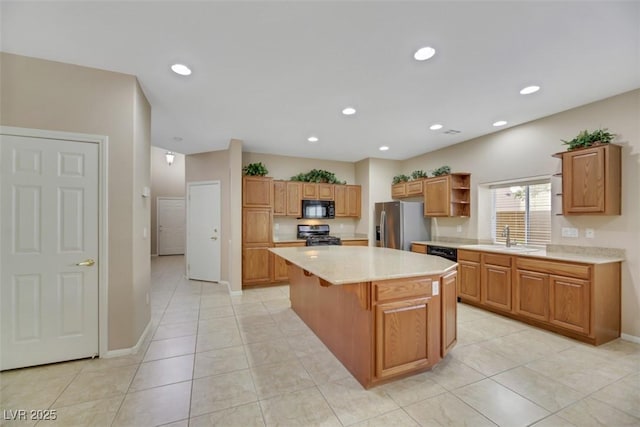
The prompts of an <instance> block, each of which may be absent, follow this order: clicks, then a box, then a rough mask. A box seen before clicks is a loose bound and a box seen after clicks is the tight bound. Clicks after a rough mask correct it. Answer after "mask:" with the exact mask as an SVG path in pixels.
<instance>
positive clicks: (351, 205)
mask: <svg viewBox="0 0 640 427" xmlns="http://www.w3.org/2000/svg"><path fill="white" fill-rule="evenodd" d="M336 188H337V186H336ZM361 194H362V189H361V187H360V186H359V185H347V197H346V199H347V216H349V217H352V218H360V212H361V207H360V205H361V201H360V199H361Z"/></svg>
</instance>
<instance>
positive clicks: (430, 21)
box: [0, 1, 640, 161]
mask: <svg viewBox="0 0 640 427" xmlns="http://www.w3.org/2000/svg"><path fill="white" fill-rule="evenodd" d="M1 8H2V9H1V13H2V17H1V18H2V29H1V39H0V41H1V48H2V50H3V51H5V52H10V53H16V54H20V55H26V56H33V57H38V58H45V59H50V60H55V61H61V62H66V63H73V64H80V65H85V66H89V67H96V68H101V69H105V70H112V71H117V72H122V73H128V74H133V75H136V76H137V77H138V79H139V80H140V83H141V85H142V87H143V89H144V91H145V93H146V95H147V97H148V99H149V101H150V103H151V105H152V144H153V145H155V146H158V147H163V148H166V149H170V150H174V151H178V152H181V153H195V152H202V151H212V150H221V149H226V148H227V147H228V143H229V140H230V139H231V138H238V139H241V140H243V141H244V150H245V151H252V152H262V153H272V154H280V155H290V156H301V157H311V158H321V159H333V160H345V161H357V160H360V159H363V158H366V157H382V158H389V159H405V158H409V157H412V156H415V155H418V154H421V153H425V152H428V151H432V150H435V149H438V148H441V147H444V146H447V145H451V144H455V143H458V142H461V141H465V140H468V139H470V138H474V137H477V136H481V135H486V134H488V133H491V132H495V131H497V130H498V128H494V127H493V126H492V123H493V122H495V121H496V120H499V119H504V120H507V121H508V122H509V124H508V125H507V127H508V126H513V125H517V124H520V123H524V122H527V121H530V120H534V119H537V118H540V117H544V116H547V115H550V114H553V113H557V112H560V111H563V110H567V109H569V108H572V107H576V106H578V105H583V104H586V103H589V102H592V101H596V100H599V99H602V98H606V97H608V96H611V95H615V94H618V93H622V92H626V91H629V90H632V89H635V88H638V87H640V2H637V1H628V2H611V1H606V2H591V1H590V2H580V1H570V2H549V1H545V2H541V1H531V2H524V1H511V2H505V1H495V2H484V1H471V2H461V1H455V2H453V1H449V2H444V1H443V2H418V1H413V2H399V1H386V2H384V1H379V2H364V1H359V2H329V1H315V2H314V1H298V2H273V1H259V2H246V1H244V2H240V1H237V2H219V1H217V2H214V1H204V2H189V1H139V2H135V1H126V2H109V1H104V2H100V1H86V2H78V1H75V2H60V1H46V2H25V1H22V2H8V1H3V2H2V4H1ZM427 45H428V46H433V47H435V48H436V49H437V53H436V56H434V58H432V59H431V60H430V61H426V62H417V61H415V60H414V59H413V53H414V51H415V50H416V49H418V48H419V47H422V46H427ZM174 62H182V63H185V64H188V65H189V66H190V67H191V68H192V70H193V74H192V75H191V76H190V77H188V78H184V77H180V76H177V75H175V74H173V73H172V72H171V71H170V69H169V66H170V65H171V64H172V63H174ZM530 84H537V85H540V86H541V87H542V89H541V90H540V91H539V92H538V93H536V94H533V95H529V96H522V95H520V94H519V90H520V89H521V88H523V87H524V86H527V85H530ZM345 106H354V107H355V108H357V110H358V112H357V114H356V115H355V116H351V117H346V116H343V115H342V114H341V110H342V108H344V107H345ZM433 123H442V124H443V125H444V128H443V129H441V130H440V131H431V130H429V126H430V125H431V124H433ZM606 125H607V124H606V123H594V124H593V127H594V128H595V127H600V126H604V127H606ZM448 129H455V130H459V131H460V132H461V133H459V134H457V135H447V134H444V131H446V130H448ZM577 130H578V129H577ZM311 135H315V136H317V137H318V138H319V139H320V142H318V143H315V144H311V143H309V142H307V137H309V136H311ZM571 136H572V135H566V137H567V138H569V137H571ZM174 137H181V138H182V139H183V140H182V141H180V142H176V141H175V140H174ZM381 145H388V146H389V147H390V149H389V151H386V152H384V153H383V152H380V151H379V150H378V147H379V146H381Z"/></svg>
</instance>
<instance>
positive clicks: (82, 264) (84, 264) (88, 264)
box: [76, 258, 96, 267]
mask: <svg viewBox="0 0 640 427" xmlns="http://www.w3.org/2000/svg"><path fill="white" fill-rule="evenodd" d="M95 263H96V262H95V261H94V260H92V259H91V258H89V259H87V260H84V261H82V262H78V263H76V265H77V266H78V267H91V266H92V265H93V264H95Z"/></svg>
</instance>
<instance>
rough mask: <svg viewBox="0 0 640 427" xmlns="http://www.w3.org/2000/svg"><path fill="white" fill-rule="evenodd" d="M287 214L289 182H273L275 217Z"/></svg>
mask: <svg viewBox="0 0 640 427" xmlns="http://www.w3.org/2000/svg"><path fill="white" fill-rule="evenodd" d="M286 214H287V181H273V215H274V216H283V215H286Z"/></svg>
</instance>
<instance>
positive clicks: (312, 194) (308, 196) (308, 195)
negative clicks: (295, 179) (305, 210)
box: [302, 182, 318, 200]
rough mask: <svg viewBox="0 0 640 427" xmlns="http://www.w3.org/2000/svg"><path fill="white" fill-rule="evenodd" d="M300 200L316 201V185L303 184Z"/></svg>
mask: <svg viewBox="0 0 640 427" xmlns="http://www.w3.org/2000/svg"><path fill="white" fill-rule="evenodd" d="M302 198H303V199H305V200H318V184H316V183H315V182H304V183H303V184H302Z"/></svg>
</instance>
